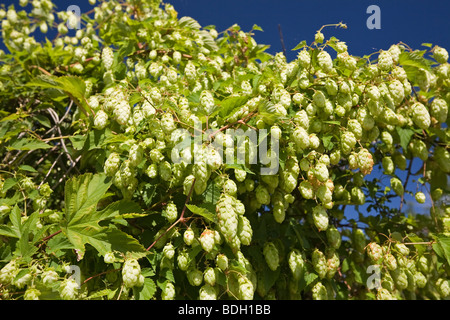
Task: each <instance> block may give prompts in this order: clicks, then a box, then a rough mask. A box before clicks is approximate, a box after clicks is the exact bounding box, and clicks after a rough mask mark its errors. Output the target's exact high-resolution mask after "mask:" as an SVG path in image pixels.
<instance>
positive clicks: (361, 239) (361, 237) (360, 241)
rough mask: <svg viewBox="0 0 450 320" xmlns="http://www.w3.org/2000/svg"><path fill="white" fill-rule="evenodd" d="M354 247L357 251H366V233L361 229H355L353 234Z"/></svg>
mask: <svg viewBox="0 0 450 320" xmlns="http://www.w3.org/2000/svg"><path fill="white" fill-rule="evenodd" d="M352 241H353V247H354V248H355V250H356V251H358V252H360V253H364V250H365V247H366V235H365V234H364V231H362V230H361V229H354V230H353V234H352Z"/></svg>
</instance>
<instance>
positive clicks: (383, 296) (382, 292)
mask: <svg viewBox="0 0 450 320" xmlns="http://www.w3.org/2000/svg"><path fill="white" fill-rule="evenodd" d="M377 300H395V299H394V297H393V296H392V294H391V293H390V292H389V290H387V289H385V288H380V289H378V290H377Z"/></svg>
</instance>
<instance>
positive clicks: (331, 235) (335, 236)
mask: <svg viewBox="0 0 450 320" xmlns="http://www.w3.org/2000/svg"><path fill="white" fill-rule="evenodd" d="M326 236H327V240H328V244H329V245H330V246H331V247H332V248H334V249H339V247H340V246H341V241H342V240H341V233H340V232H339V230H338V229H336V227H334V226H330V227H328V228H327V230H326Z"/></svg>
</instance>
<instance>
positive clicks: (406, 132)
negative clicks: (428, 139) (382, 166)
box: [395, 127, 414, 150]
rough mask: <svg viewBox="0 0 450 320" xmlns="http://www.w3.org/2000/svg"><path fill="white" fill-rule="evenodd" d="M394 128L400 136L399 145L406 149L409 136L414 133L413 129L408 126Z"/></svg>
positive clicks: (409, 139)
mask: <svg viewBox="0 0 450 320" xmlns="http://www.w3.org/2000/svg"><path fill="white" fill-rule="evenodd" d="M395 130H396V131H397V133H398V136H399V137H400V145H401V146H402V148H403V150H407V148H408V144H409V142H410V141H411V137H412V136H413V135H414V131H413V130H411V129H408V128H400V127H395Z"/></svg>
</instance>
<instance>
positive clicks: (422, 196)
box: [414, 192, 426, 203]
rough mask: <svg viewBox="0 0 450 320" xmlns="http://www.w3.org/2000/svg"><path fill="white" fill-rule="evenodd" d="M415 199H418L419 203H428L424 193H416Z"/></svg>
mask: <svg viewBox="0 0 450 320" xmlns="http://www.w3.org/2000/svg"><path fill="white" fill-rule="evenodd" d="M414 198H415V199H416V201H417V202H418V203H425V201H426V197H425V194H424V193H423V192H416V194H415V196H414Z"/></svg>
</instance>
